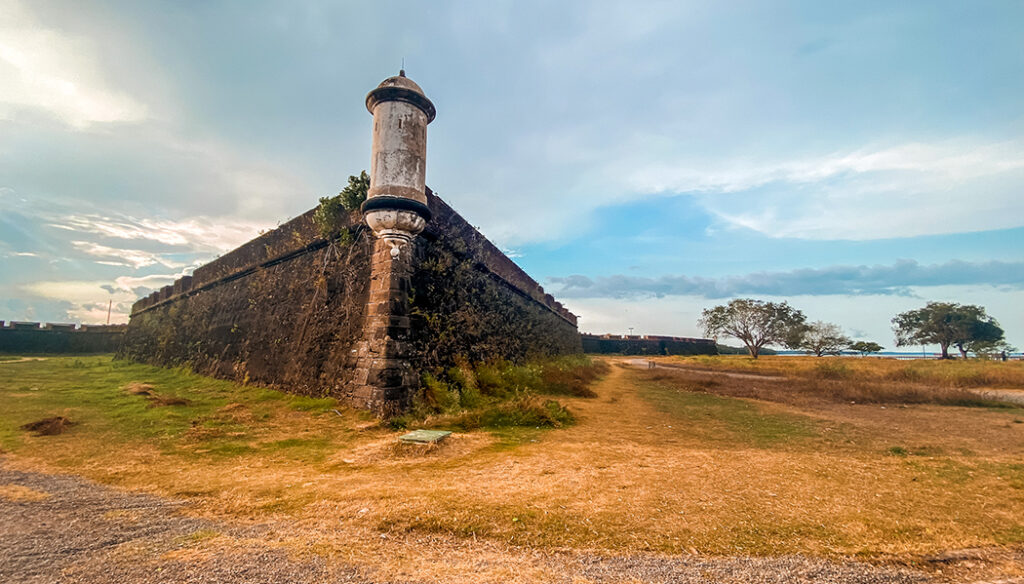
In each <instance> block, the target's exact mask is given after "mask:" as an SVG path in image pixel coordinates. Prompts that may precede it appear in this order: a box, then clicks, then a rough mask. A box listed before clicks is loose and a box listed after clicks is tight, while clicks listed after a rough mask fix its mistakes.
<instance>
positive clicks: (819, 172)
mask: <svg viewBox="0 0 1024 584" xmlns="http://www.w3.org/2000/svg"><path fill="white" fill-rule="evenodd" d="M1022 185H1024V143H1022V142H1019V141H1012V142H999V143H984V142H976V141H968V140H955V141H945V142H937V143H920V142H915V143H908V144H902V145H899V146H894V147H890V148H880V149H862V150H858V151H855V152H850V153H837V154H829V155H824V156H818V157H810V158H799V159H794V160H783V161H778V162H770V163H766V162H752V161H743V160H737V161H731V162H722V161H717V162H714V161H711V162H707V163H705V164H704V165H695V164H686V163H681V164H679V165H678V166H672V165H669V164H656V165H646V166H644V165H640V166H638V167H636V168H635V170H633V171H631V172H630V173H629V174H628V179H627V181H626V185H625V186H626V187H627V188H628V189H629V190H630V191H632V192H634V193H638V194H642V193H669V192H670V193H687V194H691V195H695V196H697V197H698V200H699V201H700V202H701V203H702V205H703V206H705V207H706V208H707V209H708V210H709V211H711V212H712V213H714V214H715V215H717V216H719V217H721V218H722V219H724V220H726V221H727V222H729V223H732V224H735V225H739V226H742V227H746V228H750V229H753V230H756V231H759V232H762V233H765V234H768V235H771V236H774V237H796V238H805V239H822V240H824V239H855V240H863V239H885V238H893V237H911V236H919V235H935V234H946V233H959V232H968V231H983V230H990V229H1006V228H1012V227H1019V226H1021V225H1024V202H1022V200H1021V197H1020V192H1021V187H1022Z"/></svg>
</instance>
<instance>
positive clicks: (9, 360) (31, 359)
mask: <svg viewBox="0 0 1024 584" xmlns="http://www.w3.org/2000/svg"><path fill="white" fill-rule="evenodd" d="M27 361H46V357H21V358H19V359H7V360H6V361H0V365H9V364H11V363H25V362H27Z"/></svg>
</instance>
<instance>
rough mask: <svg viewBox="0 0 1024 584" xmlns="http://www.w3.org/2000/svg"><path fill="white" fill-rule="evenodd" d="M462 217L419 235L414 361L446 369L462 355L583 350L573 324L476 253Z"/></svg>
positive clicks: (481, 358)
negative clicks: (459, 221) (431, 233)
mask: <svg viewBox="0 0 1024 584" xmlns="http://www.w3.org/2000/svg"><path fill="white" fill-rule="evenodd" d="M459 227H460V226H458V225H436V226H435V228H436V231H435V232H434V237H433V238H432V239H431V240H428V239H426V238H422V239H421V243H420V244H419V255H420V259H419V266H418V269H417V270H416V273H415V274H414V275H413V279H412V294H411V298H410V302H411V303H412V328H413V342H414V345H415V348H416V352H417V353H418V354H419V359H418V362H417V363H416V364H415V365H416V366H418V368H419V369H421V370H423V371H431V370H435V369H441V370H443V369H447V368H449V367H451V366H452V365H454V364H455V363H456V361H457V360H459V359H463V360H468V361H470V362H472V363H479V362H485V361H490V360H494V359H508V360H511V361H514V362H520V361H523V360H525V359H528V358H532V357H540V356H550V355H564V354H571V353H579V352H581V351H582V348H581V345H580V338H579V334H578V333H577V331H576V327H575V326H573V325H572V324H570V323H569V322H567V321H566V320H565V319H563V318H562V317H560V316H559V315H558V314H556V313H554V312H552V311H551V310H548V309H547V308H546V307H544V306H542V305H540V304H538V303H537V302H536V301H534V300H533V299H531V298H528V297H526V296H525V295H524V294H522V293H521V292H519V291H518V290H516V289H514V288H512V287H511V286H509V285H508V284H507V283H505V282H504V281H503V280H502V279H500V278H498V277H497V276H495V275H494V274H493V273H491V272H490V271H489V270H487V269H486V268H485V267H484V266H482V265H480V264H479V263H478V261H477V257H478V256H477V254H475V253H474V251H475V250H474V249H472V248H471V247H470V246H468V245H467V243H466V241H467V239H466V238H464V237H462V234H461V232H460V231H461V230H460V229H459Z"/></svg>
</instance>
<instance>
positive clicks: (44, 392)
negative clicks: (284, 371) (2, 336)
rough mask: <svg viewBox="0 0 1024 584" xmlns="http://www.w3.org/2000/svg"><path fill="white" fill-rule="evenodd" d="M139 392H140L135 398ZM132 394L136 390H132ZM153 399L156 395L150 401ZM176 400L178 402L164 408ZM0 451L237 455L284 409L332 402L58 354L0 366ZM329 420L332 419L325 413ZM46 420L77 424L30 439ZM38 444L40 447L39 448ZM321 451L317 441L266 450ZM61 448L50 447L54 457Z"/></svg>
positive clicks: (250, 449)
mask: <svg viewBox="0 0 1024 584" xmlns="http://www.w3.org/2000/svg"><path fill="white" fill-rule="evenodd" d="M140 387H145V388H146V390H145V393H138V392H139V388H140ZM133 391H134V392H135V393H133ZM154 396H158V397H159V398H162V400H163V401H161V400H159V399H154ZM171 398H177V399H180V400H182V403H177V404H176V405H164V404H165V403H167V402H168V400H170V401H172V402H173V399H171ZM0 403H3V404H4V407H3V408H0V448H3V449H6V450H11V451H18V450H19V449H22V448H27V447H30V446H31V445H32V444H37V442H38V441H39V440H44V439H50V440H51V442H49V444H51V445H54V446H56V445H57V444H59V443H61V441H65V442H63V443H65V444H67V443H68V442H66V441H71V440H75V437H76V436H79V435H88V436H89V437H91V438H100V439H101V440H102V444H103V445H104V446H105V447H106V446H109V445H111V444H149V445H153V446H156V447H157V448H158V449H160V450H161V451H163V452H165V453H174V454H181V455H207V456H208V455H221V456H239V455H244V454H249V453H254V452H258V451H260V450H261V449H262V448H263V447H261V446H257V445H254V443H252V442H253V439H254V438H253V434H255V433H258V432H261V431H263V430H264V429H265V428H264V427H263V426H264V423H265V422H267V421H271V420H273V419H274V418H275V416H277V415H279V414H284V413H286V412H288V411H301V412H308V413H309V414H310V415H321V414H323V413H324V412H330V411H331V410H332V409H335V408H337V407H339V406H338V404H337V402H336V401H335V400H333V399H326V398H310V397H303V396H294V395H288V394H284V393H281V392H276V391H271V390H268V389H265V388H260V387H253V386H243V385H239V384H236V383H233V382H230V381H223V380H217V379H212V378H208V377H203V376H201V375H196V374H193V373H191V372H189V371H187V370H184V369H174V368H169V369H164V368H158V367H152V366H149V365H142V364H138V363H129V362H124V361H115V360H114V359H113V358H112V356H110V355H101V356H89V357H63V356H60V357H56V356H51V357H49V358H47V359H46V360H44V361H25V362H21V363H10V364H6V365H4V366H3V367H0ZM331 415H334V414H331ZM51 416H64V417H66V418H68V419H70V420H72V421H73V422H75V425H74V426H73V427H72V428H71V429H70V430H69V431H67V432H66V433H64V434H62V435H60V436H53V437H45V438H30V437H28V436H27V434H26V432H25V431H24V430H22V429H21V426H22V425H24V424H27V423H31V422H34V421H37V420H40V419H43V418H47V417H51ZM37 446H38V444H37ZM304 448H305V449H312V450H323V449H324V448H326V447H325V446H324V445H323V441H322V440H312V441H309V442H307V443H305V444H304V446H303V448H299V447H298V446H297V445H291V446H285V445H277V446H271V447H270V449H271V450H291V451H292V452H293V453H294V452H297V451H299V450H303V449H304ZM62 450H63V449H60V448H55V449H53V451H54V453H55V454H54V456H56V457H60V456H62V454H59V453H60V452H62Z"/></svg>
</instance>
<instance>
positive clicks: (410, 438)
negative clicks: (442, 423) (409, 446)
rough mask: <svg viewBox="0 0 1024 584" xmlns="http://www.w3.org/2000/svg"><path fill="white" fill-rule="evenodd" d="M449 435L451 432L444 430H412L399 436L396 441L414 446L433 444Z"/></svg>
mask: <svg viewBox="0 0 1024 584" xmlns="http://www.w3.org/2000/svg"><path fill="white" fill-rule="evenodd" d="M450 435H451V432H445V431H444V430H414V431H412V432H409V433H408V434H403V435H401V436H399V437H398V439H399V440H400V441H402V442H412V443H414V444H434V443H437V442H440V441H442V440H444V439H445V438H447V437H448V436H450Z"/></svg>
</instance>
